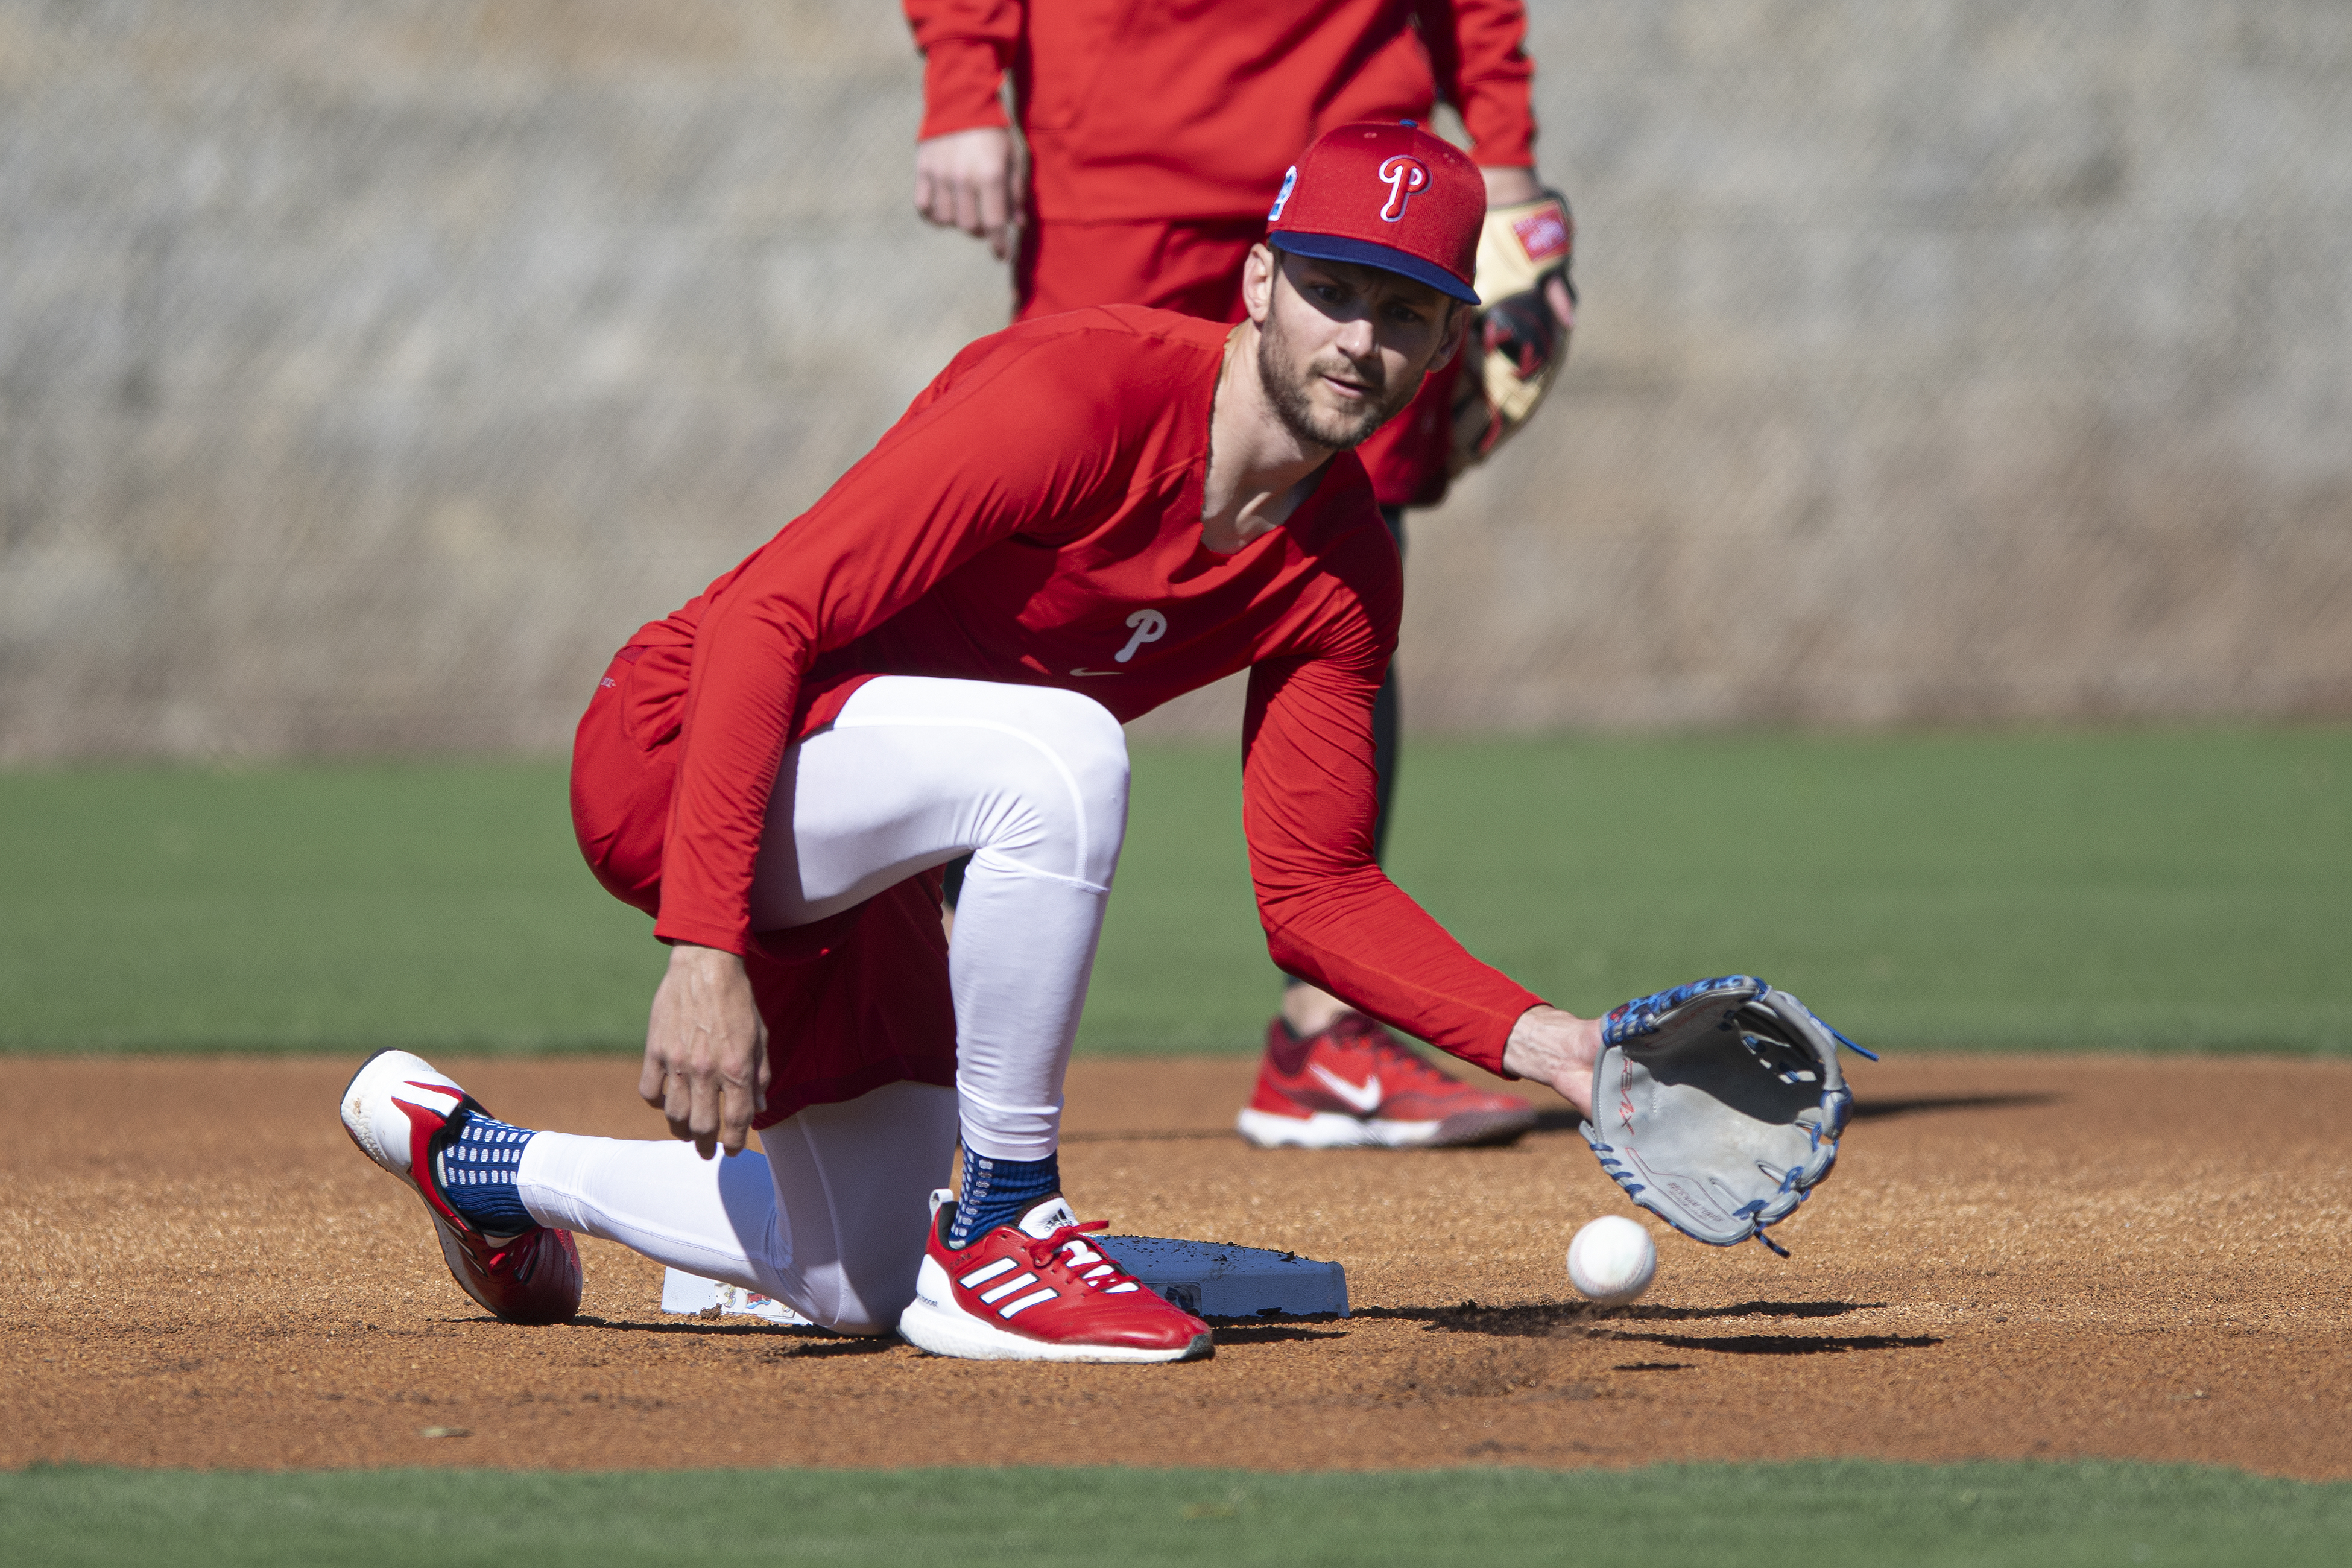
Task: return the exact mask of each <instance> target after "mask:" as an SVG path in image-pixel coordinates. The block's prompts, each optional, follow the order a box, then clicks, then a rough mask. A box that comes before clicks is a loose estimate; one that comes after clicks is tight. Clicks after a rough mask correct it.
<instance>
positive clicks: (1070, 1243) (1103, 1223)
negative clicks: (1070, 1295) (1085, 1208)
mask: <svg viewBox="0 0 2352 1568" xmlns="http://www.w3.org/2000/svg"><path fill="white" fill-rule="evenodd" d="M1109 1228H1110V1221H1108V1220H1107V1219H1090V1220H1087V1222H1086V1223H1085V1224H1083V1225H1066V1226H1062V1227H1061V1228H1060V1229H1058V1230H1056V1231H1055V1232H1054V1234H1053V1235H1051V1236H1042V1237H1027V1238H1025V1239H1024V1241H1023V1243H1022V1245H1023V1247H1025V1248H1026V1249H1027V1250H1028V1253H1029V1267H1030V1268H1037V1269H1042V1268H1046V1267H1048V1266H1049V1265H1051V1264H1052V1263H1053V1261H1054V1255H1055V1253H1057V1252H1067V1253H1070V1254H1071V1258H1070V1260H1069V1263H1068V1265H1067V1267H1068V1268H1069V1270H1070V1272H1071V1273H1073V1274H1075V1275H1076V1276H1077V1278H1078V1281H1079V1283H1081V1284H1083V1285H1085V1286H1086V1287H1087V1289H1093V1290H1107V1289H1110V1287H1112V1286H1113V1285H1133V1284H1140V1283H1141V1281H1139V1280H1137V1279H1130V1278H1129V1276H1128V1275H1126V1274H1124V1273H1122V1272H1120V1270H1119V1267H1118V1264H1117V1263H1115V1262H1113V1261H1112V1260H1111V1256H1110V1254H1109V1253H1108V1252H1105V1251H1104V1250H1103V1249H1102V1248H1101V1247H1088V1246H1087V1242H1086V1237H1085V1234H1084V1233H1086V1232H1087V1231H1093V1230H1108V1229H1109ZM1089 1264H1091V1265H1092V1266H1093V1267H1091V1268H1089V1267H1087V1266H1088V1265H1089Z"/></svg>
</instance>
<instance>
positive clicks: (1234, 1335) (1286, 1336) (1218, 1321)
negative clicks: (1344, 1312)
mask: <svg viewBox="0 0 2352 1568" xmlns="http://www.w3.org/2000/svg"><path fill="white" fill-rule="evenodd" d="M1316 1321H1318V1322H1321V1321H1328V1320H1325V1319H1319V1318H1318V1320H1316ZM1209 1324H1210V1326H1211V1327H1212V1328H1213V1329H1215V1330H1216V1331H1217V1342H1218V1343H1219V1344H1221V1345H1278V1344H1281V1343H1283V1342H1286V1341H1289V1340H1344V1339H1346V1338H1347V1337H1348V1331H1347V1330H1345V1329H1310V1328H1303V1327H1301V1326H1299V1325H1297V1324H1296V1323H1261V1322H1257V1321H1253V1320H1251V1319H1248V1318H1211V1319H1210V1320H1209Z"/></svg>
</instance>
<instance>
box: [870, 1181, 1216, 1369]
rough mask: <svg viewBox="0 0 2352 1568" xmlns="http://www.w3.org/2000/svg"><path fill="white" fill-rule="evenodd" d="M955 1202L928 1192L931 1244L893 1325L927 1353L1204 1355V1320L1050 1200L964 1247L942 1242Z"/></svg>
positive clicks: (1147, 1358) (991, 1357)
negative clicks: (1151, 1285)
mask: <svg viewBox="0 0 2352 1568" xmlns="http://www.w3.org/2000/svg"><path fill="white" fill-rule="evenodd" d="M954 1223H955V1200H954V1198H953V1196H952V1195H951V1194H948V1193H946V1192H944V1191H942V1192H938V1193H934V1194H931V1235H930V1241H929V1245H927V1246H926V1247H924V1248H923V1267H922V1268H921V1270H920V1271H919V1273H918V1274H917V1275H916V1277H915V1299H914V1300H912V1301H911V1302H909V1303H908V1306H907V1310H905V1311H904V1312H902V1313H900V1314H899V1316H898V1332H899V1333H901V1334H903V1335H905V1336H906V1338H907V1340H908V1342H910V1343H912V1344H915V1345H919V1346H920V1347H921V1348H922V1349H924V1350H927V1351H929V1352H931V1353H932V1354H933V1355H950V1356H961V1357H963V1358H964V1359H966V1360H967V1361H1098V1362H1153V1361H1205V1360H1207V1359H1208V1358H1209V1357H1210V1356H1213V1355H1214V1354H1216V1342H1215V1341H1213V1339H1211V1338H1210V1335H1209V1325H1208V1324H1206V1323H1204V1322H1202V1321H1201V1320H1200V1319H1198V1318H1196V1317H1194V1316H1192V1313H1190V1312H1187V1311H1184V1310H1181V1309H1180V1308H1176V1307H1171V1306H1170V1305H1169V1304H1168V1303H1167V1302H1165V1301H1163V1300H1160V1298H1159V1297H1158V1296H1156V1295H1154V1294H1153V1293H1152V1292H1151V1291H1150V1289H1146V1288H1145V1287H1144V1286H1143V1285H1141V1284H1140V1283H1139V1282H1138V1281H1136V1280H1134V1279H1130V1278H1129V1277H1128V1275H1127V1274H1126V1273H1125V1272H1124V1271H1122V1270H1121V1269H1120V1268H1119V1266H1118V1259H1116V1258H1112V1257H1111V1256H1110V1255H1109V1254H1108V1253H1106V1252H1104V1251H1103V1250H1102V1248H1100V1247H1096V1246H1094V1245H1093V1244H1091V1243H1090V1242H1088V1241H1087V1238H1086V1234H1085V1233H1086V1232H1087V1231H1091V1230H1103V1229H1106V1228H1108V1225H1109V1222H1108V1220H1099V1219H1097V1220H1089V1221H1087V1223H1086V1224H1085V1225H1080V1224H1078V1223H1077V1216H1076V1215H1074V1214H1072V1213H1071V1212H1070V1205H1068V1204H1066V1203H1065V1202H1063V1201H1062V1199H1061V1198H1059V1197H1051V1198H1047V1199H1046V1200H1045V1202H1044V1203H1042V1204H1039V1205H1037V1206H1036V1207H1035V1208H1033V1209H1031V1210H1030V1211H1029V1212H1028V1213H1027V1214H1025V1215H1022V1216H1021V1224H1020V1225H1019V1226H1018V1227H1015V1226H1009V1225H1000V1226H997V1227H996V1228H995V1229H994V1230H992V1231H990V1232H989V1233H988V1234H987V1235H986V1236H983V1237H978V1238H976V1239H975V1240H974V1241H973V1242H972V1243H971V1246H969V1247H962V1248H961V1249H959V1248H956V1247H950V1246H949V1245H948V1229H949V1227H950V1226H952V1225H953V1224H954Z"/></svg>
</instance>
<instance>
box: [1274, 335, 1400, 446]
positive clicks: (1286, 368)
mask: <svg viewBox="0 0 2352 1568" xmlns="http://www.w3.org/2000/svg"><path fill="white" fill-rule="evenodd" d="M1281 320H1282V317H1281V314H1280V313H1279V312H1274V313H1270V314H1268V316H1267V317H1266V319H1265V326H1263V327H1261V328H1260V329H1259V330H1258V340H1257V379H1258V384H1259V385H1260V386H1262V387H1264V388H1265V400H1266V401H1267V402H1268V403H1269V404H1271V405H1273V406H1274V412H1275V416H1276V417H1277V418H1279V419H1280V420H1281V421H1282V423H1283V427H1284V428H1285V429H1286V430H1288V431H1289V432H1290V433H1291V435H1292V436H1294V437H1297V439H1298V440H1300V441H1302V442H1304V443H1306V444H1307V445H1309V446H1315V447H1328V448H1329V449H1331V450H1332V451H1335V452H1338V451H1346V450H1347V449H1348V448H1349V447H1356V446H1360V445H1361V444H1362V443H1363V441H1364V440H1365V439H1366V438H1368V437H1370V435H1371V433H1372V432H1373V431H1375V430H1377V429H1379V428H1380V427H1381V426H1383V425H1385V424H1387V423H1388V421H1389V418H1390V416H1392V415H1394V414H1395V413H1396V412H1397V411H1398V410H1400V409H1402V407H1403V406H1404V405H1406V404H1407V403H1408V402H1410V401H1412V388H1411V387H1403V388H1391V387H1389V386H1388V385H1387V384H1386V382H1387V379H1388V378H1387V374H1386V367H1385V366H1383V365H1382V364H1381V361H1380V360H1379V359H1378V358H1377V357H1375V358H1374V359H1373V360H1372V361H1371V362H1370V363H1369V364H1367V363H1360V362H1359V361H1356V360H1352V359H1349V357H1348V356H1347V355H1345V354H1343V353H1339V351H1338V350H1337V349H1333V350H1331V351H1330V352H1329V353H1328V354H1327V355H1325V356H1324V358H1323V359H1321V360H1318V361H1309V360H1308V359H1307V357H1306V356H1305V355H1303V354H1301V353H1299V352H1298V350H1297V347H1296V346H1295V345H1294V344H1293V343H1292V342H1291V341H1290V336H1289V334H1288V333H1287V332H1286V331H1284V330H1283V328H1282V326H1281V325H1280V322H1281ZM1323 375H1337V376H1342V377H1345V378H1346V379H1348V380H1349V381H1352V382H1354V383H1356V384H1359V385H1360V386H1362V387H1363V388H1364V391H1365V401H1364V406H1363V408H1362V409H1360V411H1358V412H1357V413H1354V414H1331V413H1326V412H1324V411H1323V410H1320V409H1318V408H1317V407H1316V406H1315V400H1314V398H1313V396H1312V395H1310V394H1309V392H1308V389H1309V388H1310V387H1312V386H1313V385H1314V384H1315V382H1316V379H1317V378H1318V377H1319V376H1323ZM1411 379H1412V382H1413V384H1415V385H1417V384H1419V382H1420V379H1421V378H1420V377H1419V376H1414V377H1412V378H1411Z"/></svg>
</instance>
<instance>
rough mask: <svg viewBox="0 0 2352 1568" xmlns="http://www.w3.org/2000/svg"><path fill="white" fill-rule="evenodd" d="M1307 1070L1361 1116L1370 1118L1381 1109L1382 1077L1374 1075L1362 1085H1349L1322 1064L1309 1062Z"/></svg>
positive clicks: (1345, 1080)
mask: <svg viewBox="0 0 2352 1568" xmlns="http://www.w3.org/2000/svg"><path fill="white" fill-rule="evenodd" d="M1307 1071H1308V1072H1311V1073H1313V1074H1314V1075H1315V1076H1316V1077H1317V1078H1318V1079H1322V1080H1323V1087H1324V1088H1325V1089H1329V1090H1330V1091H1331V1092H1332V1093H1333V1094H1336V1095H1338V1096H1339V1098H1340V1099H1341V1100H1346V1101H1347V1102H1348V1103H1349V1105H1352V1106H1354V1107H1355V1108H1356V1112H1357V1114H1358V1115H1360V1116H1370V1114H1371V1113H1372V1112H1373V1111H1375V1110H1379V1109H1380V1107H1381V1075H1380V1074H1378V1073H1374V1074H1373V1075H1372V1076H1371V1077H1370V1078H1368V1079H1365V1080H1364V1081H1363V1082H1361V1083H1360V1084H1359V1083H1349V1081H1348V1080H1347V1079H1344V1078H1341V1077H1340V1076H1339V1074H1338V1073H1335V1072H1333V1071H1332V1070H1331V1069H1330V1068H1327V1067H1325V1066H1324V1065H1323V1064H1322V1063H1321V1062H1309V1063H1307Z"/></svg>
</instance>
